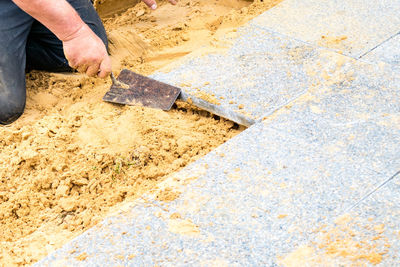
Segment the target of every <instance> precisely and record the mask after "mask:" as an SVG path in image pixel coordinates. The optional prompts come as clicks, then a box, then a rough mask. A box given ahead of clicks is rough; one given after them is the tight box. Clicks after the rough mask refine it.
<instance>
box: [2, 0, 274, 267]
mask: <svg viewBox="0 0 400 267" xmlns="http://www.w3.org/2000/svg"><path fill="white" fill-rule="evenodd" d="M278 2H280V1H279V0H268V1H254V2H252V1H244V0H209V1H188V0H186V1H185V0H181V1H180V2H179V4H178V5H177V6H172V5H169V4H167V3H166V1H164V2H162V1H159V8H158V9H157V10H156V11H150V10H149V9H148V8H146V7H145V5H144V4H143V3H138V1H135V0H124V1H117V0H105V1H97V2H96V3H95V4H96V8H97V10H98V11H99V13H100V15H101V16H102V18H103V20H104V23H105V26H106V29H107V32H108V34H109V38H110V52H111V54H112V58H113V68H114V70H115V72H116V73H118V72H119V71H120V70H121V69H122V68H128V69H131V70H133V71H136V72H138V73H141V74H144V75H148V74H151V73H152V72H154V71H155V70H158V69H160V68H162V67H164V66H166V65H168V64H169V63H171V62H173V61H175V60H177V59H179V58H181V57H183V56H184V55H186V54H188V53H190V52H192V51H194V50H196V49H197V48H199V47H200V46H204V45H212V44H213V42H214V41H215V39H216V38H218V36H220V35H221V34H224V33H226V32H229V31H233V30H234V28H236V27H238V26H240V25H241V24H243V23H245V22H247V21H248V20H250V19H251V18H253V17H255V16H256V15H258V14H260V13H262V12H263V11H265V10H267V9H269V8H270V7H272V6H274V5H275V4H277V3H278ZM110 85H111V84H110V81H108V80H106V81H104V80H100V79H95V78H88V77H85V76H84V75H80V74H50V73H43V72H31V73H29V74H27V93H28V99H27V107H26V111H25V114H24V115H23V116H22V118H20V119H19V120H18V121H17V122H15V123H14V124H12V125H10V126H6V127H0V135H1V139H0V148H1V150H0V162H1V164H0V232H1V235H0V248H1V251H0V265H1V266H13V265H26V264H32V263H34V262H36V261H38V260H39V259H40V258H42V257H44V256H45V255H47V254H48V253H49V252H51V251H53V250H54V249H56V248H59V247H60V246H61V245H63V244H64V243H65V242H67V241H68V240H70V239H71V238H73V237H75V236H76V235H78V234H80V233H82V231H84V230H86V229H88V228H89V227H91V226H93V225H94V224H96V223H97V222H99V220H101V219H102V218H103V217H104V216H105V215H106V214H107V212H108V211H109V209H110V207H112V206H114V205H116V204H118V203H120V202H122V201H124V200H127V199H128V200H133V199H135V198H136V197H138V196H140V195H142V194H143V193H144V192H150V191H152V190H154V189H155V188H156V186H157V183H159V182H160V181H162V180H163V179H164V177H166V176H167V175H168V174H170V173H172V172H175V171H177V170H179V169H180V168H182V167H184V166H186V165H187V164H188V163H190V162H193V161H195V160H196V159H198V158H199V157H201V156H203V155H205V154H207V153H208V152H209V151H211V150H212V149H213V148H215V147H217V146H218V145H220V144H222V143H224V142H225V141H227V140H228V139H230V138H232V137H233V136H235V135H236V134H238V133H239V132H240V131H241V130H242V129H241V127H239V126H238V125H235V124H234V123H233V122H231V121H228V120H225V119H222V118H219V117H217V116H214V115H212V114H210V113H208V112H205V111H202V110H199V109H197V108H195V107H193V106H190V105H189V104H186V103H183V102H178V103H177V104H176V105H175V106H174V108H173V109H172V110H171V111H169V112H163V111H159V110H154V109H147V108H143V107H129V106H117V105H112V104H108V103H104V102H102V100H101V98H102V96H103V95H104V93H105V92H106V91H107V90H108V88H109V87H110Z"/></svg>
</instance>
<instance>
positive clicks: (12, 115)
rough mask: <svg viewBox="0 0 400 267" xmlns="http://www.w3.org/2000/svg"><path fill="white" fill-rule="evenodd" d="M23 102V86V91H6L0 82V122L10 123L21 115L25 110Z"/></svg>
mask: <svg viewBox="0 0 400 267" xmlns="http://www.w3.org/2000/svg"><path fill="white" fill-rule="evenodd" d="M18 91H19V92H20V93H19V94H18ZM25 102H26V95H25V88H23V92H21V90H13V91H7V90H5V89H4V87H3V88H2V86H1V84H0V124H2V125H7V124H11V123H13V122H14V121H16V120H17V119H18V118H19V117H21V115H22V114H23V113H24V110H25Z"/></svg>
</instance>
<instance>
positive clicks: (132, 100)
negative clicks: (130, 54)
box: [103, 69, 181, 110]
mask: <svg viewBox="0 0 400 267" xmlns="http://www.w3.org/2000/svg"><path fill="white" fill-rule="evenodd" d="M117 80H119V81H121V82H123V83H125V84H127V85H129V89H124V88H121V87H117V86H115V85H112V86H111V88H110V90H109V91H108V92H107V93H106V94H105V95H104V97H103V100H104V101H107V102H111V103H118V104H124V105H131V106H145V107H151V108H158V109H162V110H170V109H171V107H172V105H173V104H174V103H175V101H176V99H177V98H178V96H179V94H180V93H181V89H179V88H178V87H175V86H172V85H169V84H166V83H163V82H159V81H156V80H154V79H151V78H148V77H145V76H143V75H140V74H137V73H135V72H133V71H130V70H127V69H124V70H122V71H121V73H120V75H119V76H118V78H117Z"/></svg>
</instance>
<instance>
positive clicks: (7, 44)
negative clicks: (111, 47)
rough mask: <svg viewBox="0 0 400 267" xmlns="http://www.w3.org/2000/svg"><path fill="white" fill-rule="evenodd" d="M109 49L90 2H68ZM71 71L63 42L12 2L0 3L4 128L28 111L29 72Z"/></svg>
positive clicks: (0, 99) (1, 116)
mask: <svg viewBox="0 0 400 267" xmlns="http://www.w3.org/2000/svg"><path fill="white" fill-rule="evenodd" d="M67 1H68V2H69V3H70V4H71V5H72V6H73V7H74V8H75V9H76V11H77V12H78V13H79V15H80V16H81V18H82V19H83V21H85V23H87V24H88V25H89V27H90V28H91V29H92V30H93V31H94V32H95V33H96V34H97V35H98V36H99V37H100V38H101V39H102V40H103V42H104V43H105V44H106V45H107V36H106V32H105V30H104V27H103V24H102V22H101V20H100V18H99V16H98V15H97V13H96V11H95V9H94V7H93V5H92V4H91V2H90V1H89V0H67ZM33 69H36V70H47V71H55V72H57V71H71V68H70V67H69V66H68V62H67V60H66V58H65V56H64V51H63V47H62V42H61V41H60V40H59V39H58V38H57V37H56V36H55V35H54V34H53V33H51V32H50V31H49V30H48V29H47V28H46V27H44V26H43V25H42V24H41V23H40V22H38V21H36V20H34V19H33V18H32V17H31V16H29V15H28V14H26V13H25V12H24V11H22V10H21V9H20V8H19V7H17V6H16V5H15V4H14V3H13V2H12V1H11V0H0V124H9V123H12V122H13V121H15V120H16V119H17V118H19V117H20V116H21V115H22V113H23V111H24V108H25V101H26V89H25V71H26V70H28V71H29V70H33Z"/></svg>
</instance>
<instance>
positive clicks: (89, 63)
mask: <svg viewBox="0 0 400 267" xmlns="http://www.w3.org/2000/svg"><path fill="white" fill-rule="evenodd" d="M12 1H13V2H14V3H15V4H16V5H17V6H19V7H20V8H21V9H22V10H24V11H25V12H26V13H28V14H29V15H31V16H32V17H33V18H35V19H36V20H38V21H39V22H41V23H42V24H43V25H44V26H46V27H47V28H48V29H49V30H50V31H52V32H53V33H54V34H55V35H56V36H57V37H58V38H59V39H60V40H61V41H62V43H63V48H64V54H65V56H66V58H67V60H68V64H69V65H70V66H71V67H72V68H74V69H77V70H78V71H79V72H81V73H86V74H87V75H89V76H96V75H97V76H98V77H100V78H106V77H107V76H109V75H110V73H111V59H110V57H109V56H108V53H107V49H106V47H105V45H104V43H103V42H102V41H101V39H100V38H99V37H98V36H97V35H96V34H95V33H94V32H93V31H92V30H91V29H90V28H89V26H87V25H86V23H85V22H83V20H82V19H81V18H80V16H79V14H78V13H77V12H76V11H75V9H74V8H73V7H72V6H71V5H70V4H69V3H68V2H67V1H66V0H12ZM143 2H144V3H145V4H146V5H147V6H149V7H150V8H151V9H156V8H157V4H156V2H155V1H154V0H143ZM169 2H170V3H171V4H176V1H175V0H169Z"/></svg>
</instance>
